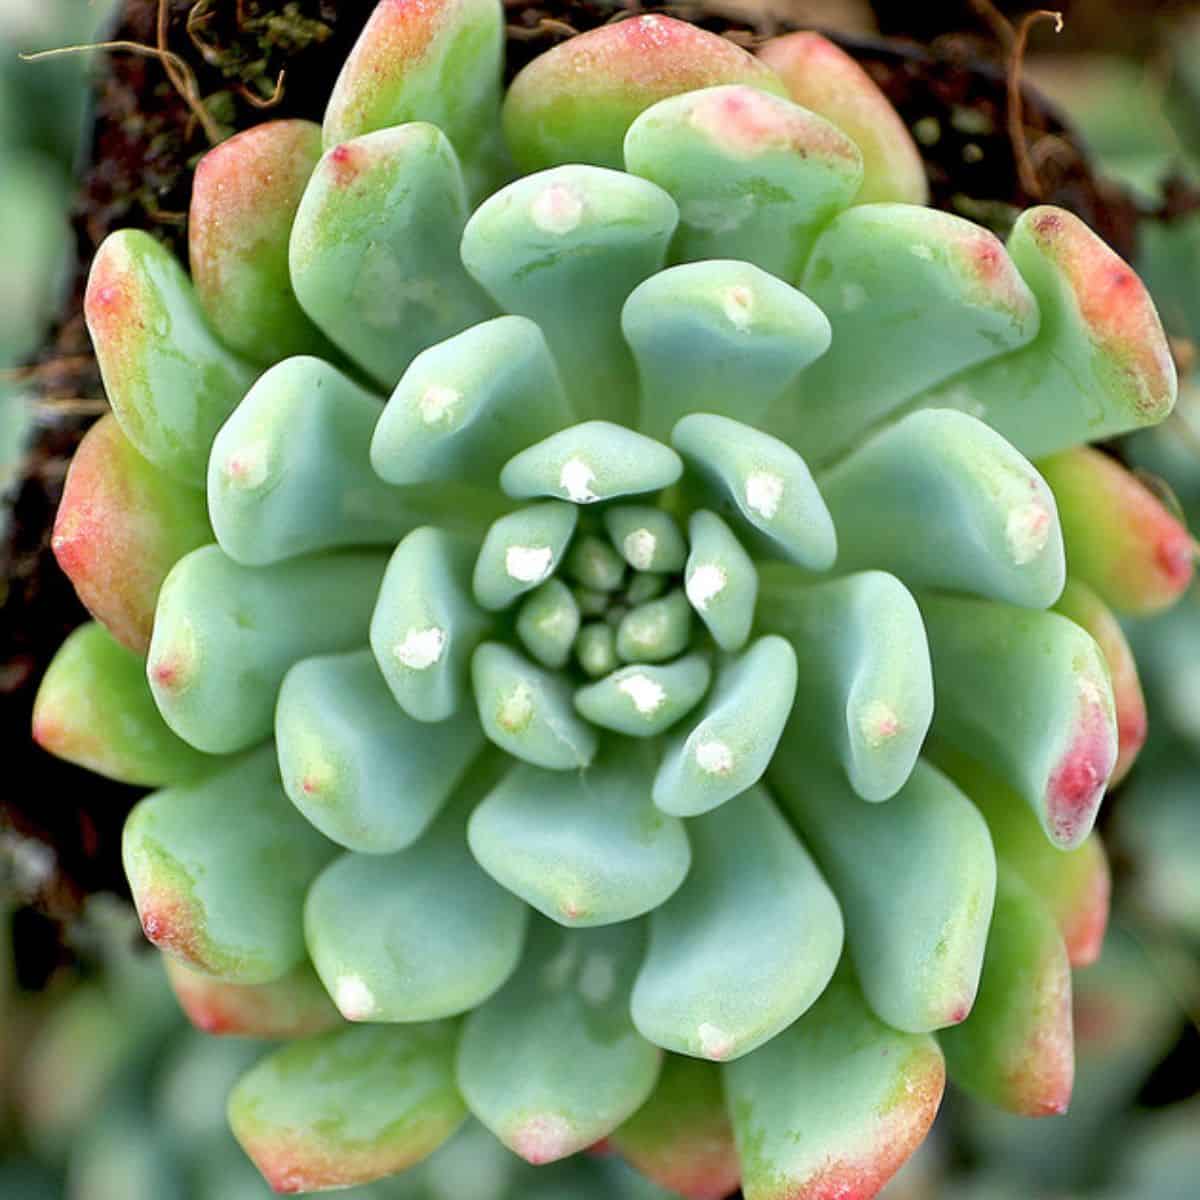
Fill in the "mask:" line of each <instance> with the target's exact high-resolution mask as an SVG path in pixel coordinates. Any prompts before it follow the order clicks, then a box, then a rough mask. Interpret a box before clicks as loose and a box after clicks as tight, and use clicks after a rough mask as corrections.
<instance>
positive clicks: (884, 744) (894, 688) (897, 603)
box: [759, 564, 934, 801]
mask: <svg viewBox="0 0 1200 1200" xmlns="http://www.w3.org/2000/svg"><path fill="white" fill-rule="evenodd" d="M762 580H763V583H762V599H761V601H760V603H759V623H760V625H761V626H762V628H764V629H769V630H771V631H772V632H775V633H779V634H782V635H783V636H784V637H786V638H788V639H789V640H790V641H791V642H792V644H793V646H795V648H796V652H797V656H798V659H799V663H800V684H799V688H798V692H799V695H801V696H802V697H803V698H804V702H803V704H801V705H800V706H799V708H798V710H797V712H796V714H795V716H794V718H793V719H792V721H791V722H790V723H789V726H788V733H787V737H788V739H789V744H790V745H792V746H794V747H795V748H796V749H797V750H799V749H800V748H803V753H804V755H805V756H806V757H808V758H811V759H812V761H814V762H816V763H821V762H828V761H834V762H837V763H839V764H840V765H841V767H842V769H843V770H844V771H845V773H846V776H847V778H848V779H849V780H850V785H851V786H852V787H853V788H854V790H855V791H856V792H857V793H858V794H859V795H860V796H861V797H862V798H863V799H864V800H870V801H880V800H886V799H887V798H888V797H889V796H892V795H894V794H895V793H896V792H897V790H899V788H900V787H901V786H902V785H903V783H904V781H905V780H906V779H907V778H908V776H909V774H910V772H911V771H912V769H913V766H914V764H915V763H916V761H917V755H918V754H919V753H920V750H921V744H922V742H923V741H924V740H925V734H926V733H927V731H928V729H929V723H930V720H931V719H932V716H933V711H934V707H933V705H934V687H933V673H932V667H931V665H930V660H929V647H928V644H927V642H926V639H925V630H924V627H923V625H922V622H921V613H920V611H919V610H918V608H917V605H916V602H915V601H914V600H913V598H912V596H911V595H910V594H909V592H908V591H907V589H905V587H904V585H903V584H901V583H900V581H899V580H897V579H896V578H895V577H893V576H891V575H887V574H885V573H884V572H882V571H864V572H862V573H861V574H857V575H848V576H846V577H845V578H844V579H836V580H831V581H830V582H828V583H821V584H816V585H808V584H806V583H805V581H804V578H803V577H802V576H801V575H800V574H799V573H798V572H797V571H796V569H795V568H793V567H788V566H783V565H781V564H768V565H766V566H765V567H764V569H763V572H762Z"/></svg>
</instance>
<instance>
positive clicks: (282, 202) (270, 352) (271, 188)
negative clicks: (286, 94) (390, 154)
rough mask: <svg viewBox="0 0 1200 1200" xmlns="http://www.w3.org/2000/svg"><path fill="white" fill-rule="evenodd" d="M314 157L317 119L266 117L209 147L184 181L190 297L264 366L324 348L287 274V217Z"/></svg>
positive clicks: (226, 338) (235, 346)
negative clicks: (187, 187) (188, 193)
mask: <svg viewBox="0 0 1200 1200" xmlns="http://www.w3.org/2000/svg"><path fill="white" fill-rule="evenodd" d="M320 157H321V129H320V126H318V125H314V124H313V123H312V122H311V121H267V122H266V123H264V124H262V125H255V126H253V127H252V128H250V129H245V130H243V131H242V132H241V133H236V134H234V135H233V137H231V138H229V139H228V140H227V141H224V142H222V143H221V144H220V145H219V146H217V147H216V148H215V149H213V150H210V151H209V152H208V153H207V154H206V155H205V156H204V157H203V158H202V159H201V160H200V162H199V163H198V164H197V166H196V173H195V175H194V177H193V179H192V202H191V208H190V211H189V213H188V254H189V258H190V261H191V268H192V280H193V282H194V283H195V285H196V295H197V296H198V297H199V300H200V303H201V304H202V305H203V306H204V311H205V314H206V315H207V317H208V319H209V321H210V322H211V323H212V327H213V329H214V330H215V331H216V333H217V335H218V336H219V337H220V338H221V340H222V341H223V342H224V343H225V344H226V345H227V346H229V347H230V349H232V350H234V351H236V352H237V353H238V354H241V355H244V356H245V357H246V358H247V359H248V360H249V361H251V362H254V363H258V364H259V365H261V366H264V367H265V366H270V365H271V363H273V362H278V361H279V360H280V359H281V358H287V357H288V355H291V354H303V353H305V352H307V353H316V354H321V353H325V347H326V345H327V343H326V342H325V339H324V338H323V337H322V336H321V334H320V333H319V332H318V331H317V329H316V327H315V326H314V325H313V324H312V323H311V322H310V321H309V319H308V318H307V317H306V316H305V315H304V312H303V310H302V309H301V308H300V305H299V303H298V302H297V300H296V297H295V295H294V293H293V292H292V283H291V279H290V278H289V277H288V239H289V237H290V236H291V231H292V221H293V220H294V219H295V216H296V209H297V208H298V207H299V205H300V197H301V195H303V193H304V187H305V184H307V183H308V178H309V176H310V175H311V174H312V170H313V168H314V167H315V166H316V165H317V160H318V159H319V158H320ZM330 349H332V347H330Z"/></svg>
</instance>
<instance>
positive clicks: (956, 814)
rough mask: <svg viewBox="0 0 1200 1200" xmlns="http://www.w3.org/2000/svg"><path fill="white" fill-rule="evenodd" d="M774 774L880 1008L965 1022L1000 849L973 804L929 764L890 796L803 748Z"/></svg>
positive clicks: (908, 1016)
mask: <svg viewBox="0 0 1200 1200" xmlns="http://www.w3.org/2000/svg"><path fill="white" fill-rule="evenodd" d="M770 779H771V782H772V784H773V785H774V787H775V789H776V791H777V792H778V794H779V797H780V802H781V803H782V805H783V806H784V808H785V810H786V811H787V812H788V814H789V815H790V816H791V817H792V819H793V820H794V821H795V824H796V827H797V829H798V830H799V832H800V834H801V836H802V837H803V838H804V839H805V841H806V842H807V843H808V845H809V846H811V847H812V852H813V854H814V856H815V857H816V859H817V861H818V862H819V863H820V864H821V867H822V869H823V870H824V872H825V874H826V875H827V876H828V877H829V881H830V885H831V886H832V887H833V889H834V891H835V892H836V893H837V897H838V901H839V903H840V904H841V906H842V913H843V916H844V917H845V921H846V943H847V947H848V949H849V951H850V957H851V960H852V961H853V963H854V967H855V970H856V973H857V975H858V978H859V979H860V980H861V982H862V988H863V992H864V994H865V996H866V998H867V1001H868V1003H869V1004H870V1006H871V1008H872V1010H873V1011H874V1012H875V1014H876V1015H877V1016H878V1017H879V1018H880V1020H882V1021H886V1022H887V1023H888V1024H889V1025H891V1026H892V1027H893V1028H894V1029H903V1030H906V1031H907V1032H909V1033H928V1032H930V1031H932V1030H934V1029H940V1028H942V1027H943V1026H946V1025H953V1024H956V1023H957V1022H959V1021H961V1020H962V1019H963V1018H964V1017H965V1016H966V1015H967V1013H968V1012H970V1010H971V1005H972V1004H973V1003H974V1000H975V992H976V989H977V988H978V986H979V972H980V968H981V967H982V964H983V948H984V943H985V941H986V940H987V931H988V923H989V921H990V920H991V917H992V903H993V900H994V898H995V893H996V855H995V853H994V851H993V850H992V843H991V839H990V838H989V837H988V831H987V826H986V825H985V824H984V821H983V819H982V818H981V817H980V815H979V813H978V812H976V810H975V808H974V806H973V805H972V804H971V802H970V801H969V800H968V799H967V797H966V796H964V795H963V794H962V792H960V791H959V790H958V788H956V787H955V786H954V785H953V784H952V783H951V782H950V781H949V780H948V779H946V778H945V777H944V776H943V775H942V774H941V773H940V772H938V771H936V770H934V768H932V767H930V766H928V765H926V764H925V763H921V762H918V763H917V766H916V769H915V770H914V771H913V773H912V775H910V776H909V778H908V781H907V782H906V783H905V785H904V786H903V787H902V788H901V789H900V791H899V792H898V793H897V794H896V795H895V796H893V797H892V798H891V799H890V800H889V801H888V802H887V803H886V804H867V803H864V802H863V801H862V800H861V799H860V798H859V797H858V796H856V795H855V794H854V792H853V791H852V790H851V789H850V787H849V785H848V784H847V783H846V782H845V779H844V778H843V777H841V775H840V772H839V773H834V772H833V771H831V770H828V769H826V770H821V769H819V768H818V769H813V768H812V767H811V766H809V765H807V764H805V763H804V761H803V756H802V755H796V754H794V753H793V755H791V756H789V754H788V753H786V752H785V753H783V754H780V755H779V756H777V757H776V760H775V764H774V768H773V770H772V772H771V775H770ZM1042 841H1043V844H1044V845H1046V847H1047V849H1050V847H1049V844H1048V843H1047V842H1046V841H1045V839H1044V838H1043V839H1042ZM1050 852H1051V853H1054V851H1053V850H1050Z"/></svg>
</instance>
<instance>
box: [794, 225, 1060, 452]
mask: <svg viewBox="0 0 1200 1200" xmlns="http://www.w3.org/2000/svg"><path fill="white" fill-rule="evenodd" d="M800 286H801V288H802V289H803V291H804V292H805V293H806V294H807V295H808V296H809V297H810V298H811V299H812V300H813V301H814V302H815V303H816V304H817V305H818V307H820V309H821V310H822V311H823V312H824V313H825V315H826V316H827V317H828V318H829V322H830V325H831V326H832V329H833V341H832V343H831V345H830V348H829V350H828V351H827V352H826V353H825V354H823V355H822V356H821V357H820V358H818V359H817V360H816V362H814V363H813V364H812V365H811V366H810V367H808V368H807V369H806V370H805V371H804V373H803V374H802V375H801V376H800V381H799V383H798V384H797V386H796V388H795V389H792V394H790V395H787V396H785V397H784V398H783V399H782V400H781V401H780V402H779V403H778V404H776V406H775V411H774V413H773V414H772V424H771V426H770V429H771V432H772V433H774V434H776V435H777V436H779V437H781V438H783V439H784V441H786V442H788V443H789V444H791V445H793V446H795V448H796V449H797V450H798V451H799V452H800V453H801V454H802V455H804V457H805V459H806V460H807V461H808V462H809V463H812V464H822V463H825V462H827V461H828V460H829V459H830V458H832V457H834V456H836V455H838V454H841V453H843V452H844V451H846V450H847V449H849V448H850V446H851V445H853V443H854V441H855V439H856V438H857V437H858V436H859V435H860V434H861V433H862V432H863V431H864V430H866V429H868V428H870V427H871V426H873V425H874V424H875V423H876V422H877V421H878V420H880V419H881V418H883V417H886V416H888V415H889V414H890V413H892V412H894V411H895V410H896V409H897V408H899V407H900V405H902V404H903V403H904V402H905V401H906V400H909V399H910V398H912V397H913V396H915V395H917V394H918V393H920V392H923V391H924V389H925V388H928V387H930V386H931V385H932V384H935V383H938V382H940V381H941V380H943V379H946V378H947V377H948V376H951V375H953V374H955V373H956V372H959V371H961V370H962V369H963V368H965V367H968V366H971V365H972V364H974V363H977V362H981V361H984V360H986V359H990V358H994V357H995V356H996V355H998V354H1002V353H1004V352H1005V351H1006V350H1013V349H1016V348H1017V347H1018V346H1022V345H1024V344H1025V343H1027V342H1028V341H1029V340H1030V339H1031V338H1032V337H1033V336H1034V334H1035V333H1036V332H1037V328H1038V309H1037V303H1036V302H1035V300H1034V298H1033V295H1032V294H1031V293H1030V291H1029V288H1028V287H1026V285H1025V282H1024V281H1023V280H1022V278H1021V276H1020V275H1019V274H1018V273H1017V268H1016V267H1015V266H1014V265H1013V262H1012V261H1011V260H1010V259H1009V257H1008V255H1007V254H1006V253H1005V251H1004V247H1003V246H1002V245H1001V243H1000V242H999V241H998V240H997V238H996V236H995V235H994V234H992V233H989V232H988V231H987V230H986V229H983V228H981V227H980V226H978V225H975V224H973V223H972V222H970V221H966V220H964V219H963V218H962V217H956V216H954V215H952V214H951V213H945V212H939V211H938V210H936V209H932V208H921V207H919V206H917V205H909V204H863V205H859V206H858V207H856V208H851V209H847V210H846V211H845V212H843V213H841V214H840V215H839V216H837V217H835V218H834V220H833V221H832V222H831V224H829V225H828V226H827V227H826V229H825V231H824V232H823V233H822V234H821V236H820V237H819V238H818V239H817V243H816V245H815V247H814V248H813V252H812V255H811V256H810V258H809V260H808V266H807V268H806V269H805V272H804V277H803V279H802V280H801V283H800ZM867 347H870V350H869V352H868V351H867V349H866V348H867ZM954 407H958V406H954ZM989 423H990V424H994V422H991V421H989Z"/></svg>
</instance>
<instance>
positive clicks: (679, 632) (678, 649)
mask: <svg viewBox="0 0 1200 1200" xmlns="http://www.w3.org/2000/svg"><path fill="white" fill-rule="evenodd" d="M691 633H692V609H691V606H690V605H689V604H688V601H687V597H686V596H685V595H684V594H683V591H682V590H681V589H680V588H672V589H671V591H669V592H668V593H667V594H666V595H665V596H659V597H658V598H657V599H655V600H647V601H646V602H645V604H639V605H638V606H637V607H636V608H632V609H630V610H629V612H627V613H626V614H625V615H624V616H623V617H622V618H621V623H620V624H619V625H618V626H617V638H616V651H617V657H618V658H619V659H621V661H622V662H627V663H657V662H667V661H669V660H670V659H672V658H674V657H675V656H676V655H677V654H681V653H683V651H684V650H686V649H687V647H688V643H689V642H690V641H691ZM613 666H616V664H615V663H614V664H613ZM609 669H610V670H611V668H609ZM604 673H605V672H601V674H604Z"/></svg>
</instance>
